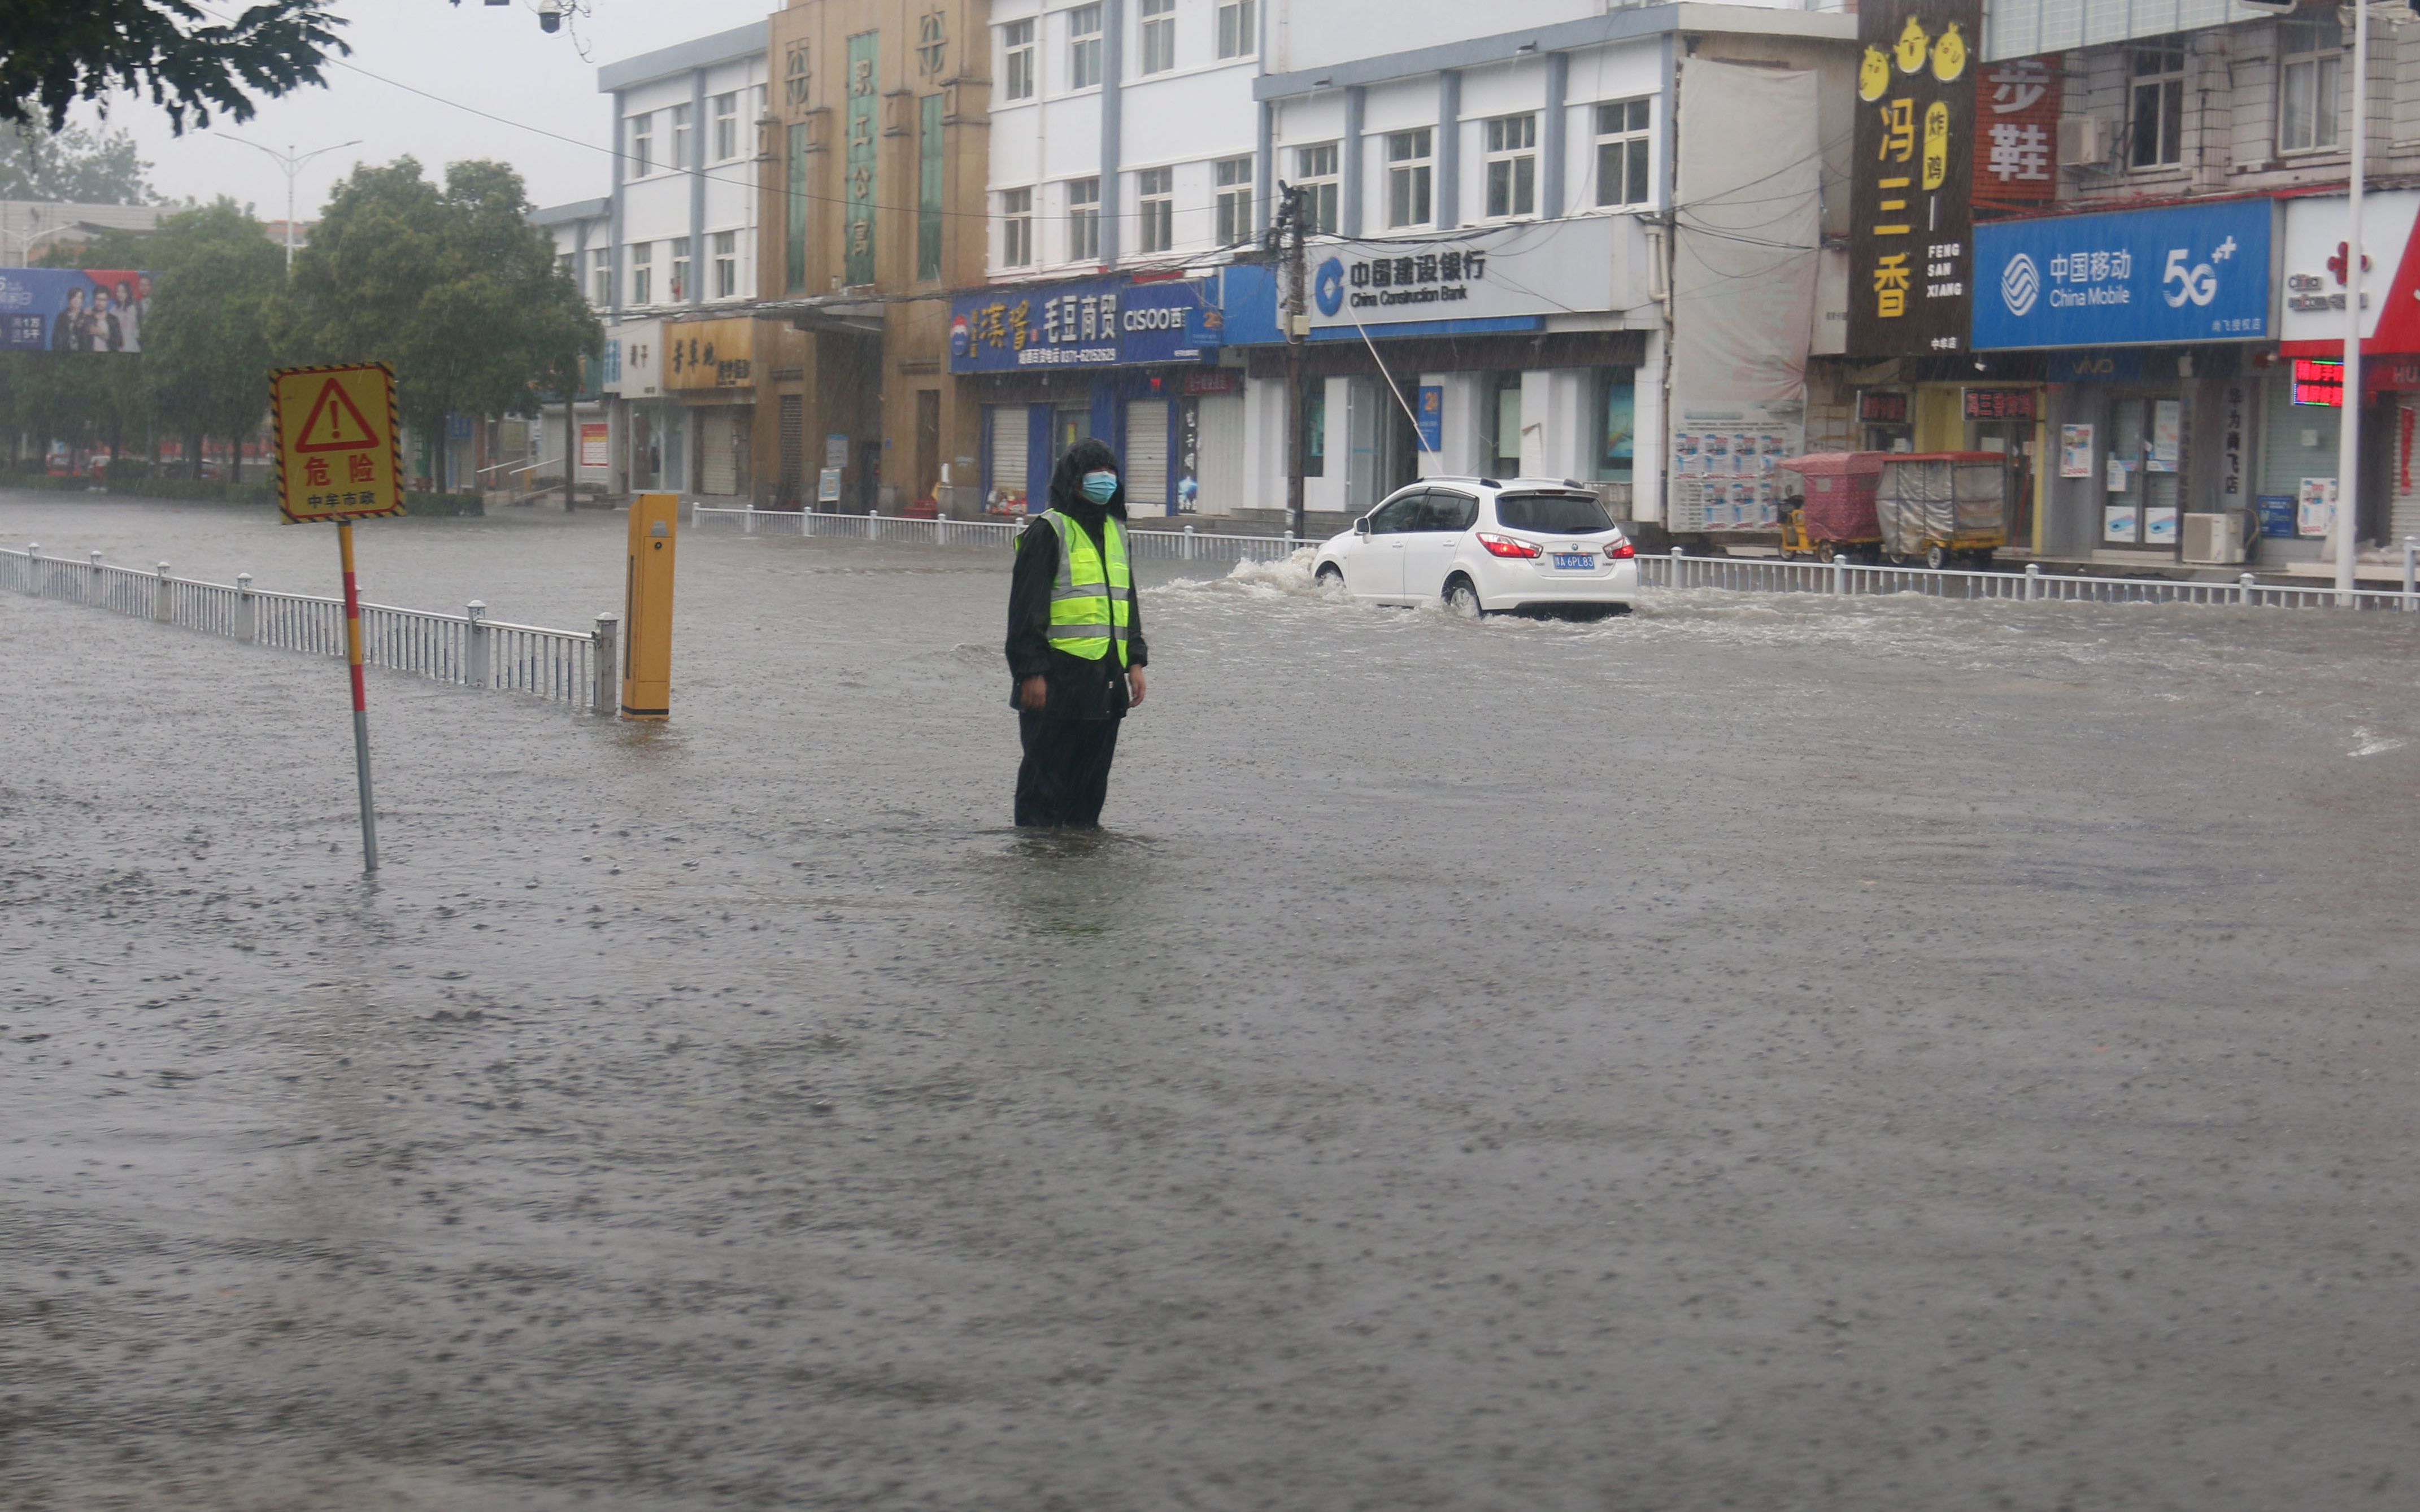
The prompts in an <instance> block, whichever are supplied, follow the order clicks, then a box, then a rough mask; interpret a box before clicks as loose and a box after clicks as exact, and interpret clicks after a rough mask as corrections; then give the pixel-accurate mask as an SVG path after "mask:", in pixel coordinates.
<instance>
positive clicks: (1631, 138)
mask: <svg viewBox="0 0 2420 1512" xmlns="http://www.w3.org/2000/svg"><path fill="white" fill-rule="evenodd" d="M1647 112H1648V101H1646V100H1616V101H1615V102H1613V103H1612V104H1609V105H1599V106H1598V107H1597V108H1596V202H1597V203H1598V204H1600V205H1645V204H1647V203H1649V200H1650V198H1651V196H1650V195H1649V194H1648V193H1647Z"/></svg>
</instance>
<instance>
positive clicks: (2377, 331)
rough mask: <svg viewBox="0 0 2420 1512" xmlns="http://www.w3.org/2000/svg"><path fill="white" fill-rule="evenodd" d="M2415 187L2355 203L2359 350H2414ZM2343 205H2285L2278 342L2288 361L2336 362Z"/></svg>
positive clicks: (2417, 310)
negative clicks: (2296, 358) (2357, 206)
mask: <svg viewBox="0 0 2420 1512" xmlns="http://www.w3.org/2000/svg"><path fill="white" fill-rule="evenodd" d="M2415 220H2420V189H2382V190H2372V191H2370V192H2369V193H2366V194H2364V195H2362V197H2361V244H2362V248H2363V252H2364V258H2363V262H2362V270H2361V288H2362V312H2361V341H2362V348H2361V349H2362V350H2363V351H2364V352H2365V353H2370V352H2420V300H2415V299H2414V298H2413V296H2414V295H2415V294H2420V257H2415V256H2413V255H2412V224H2413V223H2414V221H2415ZM2344 246H2345V201H2344V196H2343V195H2341V194H2338V195H2335V196H2332V197H2326V198H2320V197H2313V198H2309V199H2291V200H2288V201H2287V202H2286V245H2285V250H2284V251H2283V252H2281V253H2280V254H2279V255H2278V259H2277V260H2278V264H2279V267H2278V271H2279V272H2280V273H2281V274H2282V275H2283V277H2284V283H2285V285H2286V287H2285V296H2284V300H2283V303H2284V305H2285V308H2284V309H2283V310H2281V311H2280V312H2279V313H2278V316H2277V339H2278V341H2279V342H2280V343H2282V344H2283V346H2284V349H2285V351H2286V353H2287V355H2288V356H2300V357H2320V356H2325V357H2342V356H2343V355H2344V337H2345V286H2346V283H2345V277H2346V269H2345V253H2344Z"/></svg>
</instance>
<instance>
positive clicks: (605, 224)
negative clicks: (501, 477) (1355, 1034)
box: [530, 198, 628, 493]
mask: <svg viewBox="0 0 2420 1512" xmlns="http://www.w3.org/2000/svg"><path fill="white" fill-rule="evenodd" d="M530 224H533V225H536V226H538V227H540V228H542V229H543V230H544V231H545V232H546V233H547V234H548V235H549V236H551V237H552V238H553V239H554V263H555V267H556V268H558V269H560V270H562V272H563V275H564V276H565V277H566V278H568V279H570V280H572V281H573V282H574V283H576V284H578V285H580V289H581V292H582V294H584V295H586V296H587V298H588V302H589V305H590V307H591V308H593V309H595V310H597V312H599V313H600V314H602V313H605V312H609V311H611V310H612V309H613V251H612V248H613V200H611V199H610V198H600V199H582V200H574V201H572V202H571V203H569V204H567V205H550V206H547V207H545V208H540V209H535V210H532V211H531V212H530ZM621 360H622V342H621V335H620V332H619V331H618V330H616V329H615V328H613V326H611V325H610V324H609V325H608V327H607V329H606V333H605V350H604V352H603V354H602V360H601V361H599V362H597V363H583V364H582V376H583V377H588V378H589V381H587V382H585V383H583V384H582V392H581V393H578V394H575V395H573V396H572V403H571V406H570V409H569V411H568V413H566V410H565V408H564V404H563V400H562V396H561V395H554V396H551V397H550V399H549V400H548V402H547V404H546V406H545V409H544V411H543V413H542V414H541V415H540V416H539V419H538V422H537V424H536V427H535V431H536V435H535V442H534V444H533V446H532V448H531V450H532V452H533V454H534V457H533V463H532V471H533V472H534V474H535V475H536V476H538V477H540V478H551V479H552V480H554V481H555V482H557V483H560V481H561V480H562V478H563V467H564V459H565V458H566V457H568V458H569V459H570V465H571V468H572V470H573V471H572V476H573V478H574V479H576V480H577V481H578V482H580V483H582V484H588V485H593V486H595V487H597V489H599V490H601V491H603V492H607V493H613V492H619V491H622V490H624V489H626V488H627V487H628V482H627V481H626V475H627V469H623V468H617V467H616V466H615V465H614V460H613V459H614V456H615V455H616V448H615V441H616V439H617V438H618V436H619V434H620V421H621V417H620V414H619V409H620V406H619V404H618V402H617V401H616V400H615V399H614V398H613V397H612V396H610V395H609V393H608V389H609V387H610V388H614V389H618V386H619V382H620V378H621V374H620V371H619V369H620V364H621ZM592 374H593V377H590V375H592Z"/></svg>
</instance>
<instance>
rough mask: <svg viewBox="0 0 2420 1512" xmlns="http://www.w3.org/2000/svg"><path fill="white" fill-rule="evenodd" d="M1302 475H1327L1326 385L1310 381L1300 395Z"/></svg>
mask: <svg viewBox="0 0 2420 1512" xmlns="http://www.w3.org/2000/svg"><path fill="white" fill-rule="evenodd" d="M1302 432H1303V440H1302V475H1303V476H1304V477H1306V478H1324V477H1326V476H1327V385H1326V384H1325V383H1321V382H1312V383H1310V384H1308V385H1306V386H1305V388H1304V390H1303V395H1302Z"/></svg>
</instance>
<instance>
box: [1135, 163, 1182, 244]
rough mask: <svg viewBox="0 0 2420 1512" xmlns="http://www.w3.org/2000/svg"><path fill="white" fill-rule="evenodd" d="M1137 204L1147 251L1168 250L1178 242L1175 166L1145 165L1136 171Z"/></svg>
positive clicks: (1143, 240)
mask: <svg viewBox="0 0 2420 1512" xmlns="http://www.w3.org/2000/svg"><path fill="white" fill-rule="evenodd" d="M1135 182H1136V185H1137V188H1136V191H1135V197H1136V204H1135V208H1136V209H1137V210H1138V211H1139V212H1140V219H1141V221H1142V249H1141V250H1143V251H1144V252H1166V251H1167V250H1168V249H1169V248H1170V247H1171V246H1172V245H1174V244H1175V234H1174V233H1175V225H1176V198H1175V184H1176V170H1175V169H1173V168H1145V169H1144V170H1143V171H1142V172H1140V173H1139V174H1137V175H1135Z"/></svg>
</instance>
